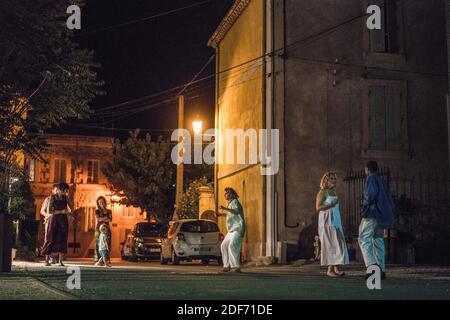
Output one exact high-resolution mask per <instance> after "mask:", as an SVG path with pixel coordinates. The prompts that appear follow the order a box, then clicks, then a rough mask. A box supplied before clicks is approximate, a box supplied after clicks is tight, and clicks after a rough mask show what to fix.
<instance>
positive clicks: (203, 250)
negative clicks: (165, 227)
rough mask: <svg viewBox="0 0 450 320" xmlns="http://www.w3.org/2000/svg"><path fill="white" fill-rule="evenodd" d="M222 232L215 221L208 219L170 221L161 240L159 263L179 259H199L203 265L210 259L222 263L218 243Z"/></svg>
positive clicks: (221, 239)
mask: <svg viewBox="0 0 450 320" xmlns="http://www.w3.org/2000/svg"><path fill="white" fill-rule="evenodd" d="M223 238H224V236H223V234H221V233H220V231H219V226H218V225H217V223H216V222H214V221H210V220H179V221H173V222H171V223H170V228H169V231H168V233H167V237H165V238H164V239H163V241H162V251H161V264H167V263H169V261H170V262H172V263H173V264H179V263H180V261H182V260H184V261H192V260H201V261H202V263H203V264H204V265H207V264H209V262H210V260H216V261H217V262H218V263H219V264H220V265H221V264H222V253H221V251H220V245H221V244H222V241H223Z"/></svg>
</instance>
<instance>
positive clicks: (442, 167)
mask: <svg viewBox="0 0 450 320" xmlns="http://www.w3.org/2000/svg"><path fill="white" fill-rule="evenodd" d="M370 4H377V5H379V7H380V8H381V15H382V29H381V30H373V31H371V30H369V29H368V28H367V25H366V21H367V18H368V16H367V15H366V10H367V7H368V6H369V5H370ZM445 4H446V1H445V0H431V1H421V0H408V1H404V0H372V1H368V0H346V1H329V0H315V1H310V0H236V2H235V3H234V5H233V6H232V8H231V9H230V11H229V12H228V14H227V15H226V17H225V18H224V19H223V21H222V23H221V24H220V25H219V27H218V28H217V30H216V32H215V33H214V34H213V35H212V37H211V39H210V41H209V43H208V44H209V45H210V46H211V47H213V48H215V49H216V55H217V68H216V69H217V70H216V71H217V76H216V93H217V94H216V95H217V99H216V127H217V128H219V129H223V128H242V129H244V130H247V129H249V128H255V129H271V128H272V129H279V130H280V152H279V156H280V170H279V173H278V174H277V175H275V176H261V174H260V167H261V166H262V165H261V163H260V162H259V163H258V164H251V165H250V164H249V165H241V166H233V165H222V164H217V165H216V190H215V192H216V202H217V203H218V204H223V201H224V200H223V199H222V193H223V189H224V187H225V186H232V187H234V188H236V190H238V192H239V193H240V194H241V196H242V197H241V200H242V201H243V205H244V209H245V212H246V218H247V222H248V234H247V239H246V242H247V243H246V245H245V248H244V255H245V257H246V258H247V259H253V258H255V257H257V256H261V255H262V256H264V255H267V256H277V257H279V258H281V259H282V260H284V259H285V258H286V257H288V258H289V257H291V258H294V257H304V258H308V257H311V256H312V253H313V249H312V245H313V238H314V235H315V234H316V232H317V231H316V230H317V218H316V216H317V214H316V213H315V197H316V194H317V192H318V188H319V181H320V178H321V177H322V175H323V174H324V173H325V172H327V171H335V172H337V173H338V175H339V178H340V181H339V195H340V199H341V205H342V215H343V220H344V225H345V228H346V231H347V236H348V237H349V242H350V244H351V245H352V243H351V242H352V241H353V242H354V240H355V234H356V233H357V224H358V221H359V201H360V197H361V194H362V188H363V183H364V177H363V176H361V175H360V173H359V172H358V171H359V170H361V169H363V168H364V165H365V163H366V162H367V161H368V160H372V159H373V160H377V161H378V162H379V164H380V166H381V167H382V168H383V172H384V174H385V175H386V177H387V178H388V179H389V180H390V183H391V188H392V190H393V193H394V195H395V196H396V197H397V199H399V198H404V199H407V200H408V201H411V202H413V203H415V204H420V205H422V204H423V201H425V200H424V199H426V201H428V202H429V203H428V202H427V205H428V204H429V205H434V206H436V205H438V204H439V203H442V202H444V201H447V200H448V199H449V197H448V184H447V182H448V177H449V131H448V130H449V125H448V114H447V97H448V92H449V79H448V63H449V60H448V59H449V55H448V50H447V40H448V35H447V30H446V28H447V22H446V18H447V17H446V12H447V11H446V7H445ZM218 140H219V141H220V139H218ZM222 147H223V146H222V145H220V144H219V145H218V146H217V148H219V149H220V148H222ZM431 176H433V177H438V178H439V179H441V180H436V181H437V182H436V183H434V181H435V180H431V178H430V177H431ZM433 179H434V178H433ZM447 216H448V214H447ZM353 244H354V243H353Z"/></svg>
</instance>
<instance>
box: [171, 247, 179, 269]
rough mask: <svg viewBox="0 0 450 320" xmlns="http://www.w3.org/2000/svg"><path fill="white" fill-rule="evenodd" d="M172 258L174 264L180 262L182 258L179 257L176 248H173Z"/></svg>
mask: <svg viewBox="0 0 450 320" xmlns="http://www.w3.org/2000/svg"><path fill="white" fill-rule="evenodd" d="M171 260H172V264H175V265H177V264H180V258H178V256H177V254H176V252H175V249H173V248H172V259H171Z"/></svg>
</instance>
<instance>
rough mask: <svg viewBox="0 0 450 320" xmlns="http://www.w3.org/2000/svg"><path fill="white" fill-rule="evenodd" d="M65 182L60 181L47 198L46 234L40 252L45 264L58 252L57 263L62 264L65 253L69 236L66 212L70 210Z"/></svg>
mask: <svg viewBox="0 0 450 320" xmlns="http://www.w3.org/2000/svg"><path fill="white" fill-rule="evenodd" d="M68 191H69V186H68V185H67V183H60V184H59V186H58V191H57V193H56V194H54V195H52V196H51V197H50V199H49V203H48V206H47V208H48V210H47V215H48V218H47V221H48V222H47V223H48V227H47V235H46V239H45V243H44V246H43V248H42V254H44V255H45V265H46V266H50V262H49V260H50V256H51V255H52V254H58V256H59V265H60V266H64V263H63V260H64V255H65V254H67V240H68V236H69V223H68V219H67V214H69V213H70V212H71V209H70V206H69V201H68V197H67V192H68Z"/></svg>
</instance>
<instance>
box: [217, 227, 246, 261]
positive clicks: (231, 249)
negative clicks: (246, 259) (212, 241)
mask: <svg viewBox="0 0 450 320" xmlns="http://www.w3.org/2000/svg"><path fill="white" fill-rule="evenodd" d="M241 245H242V237H241V235H240V234H239V232H236V231H234V232H229V233H228V234H227V235H226V237H225V239H223V241H222V245H221V247H220V248H221V249H222V260H223V266H224V268H233V269H235V268H240V265H241V264H240V258H241Z"/></svg>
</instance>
